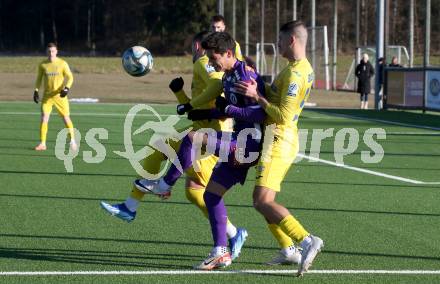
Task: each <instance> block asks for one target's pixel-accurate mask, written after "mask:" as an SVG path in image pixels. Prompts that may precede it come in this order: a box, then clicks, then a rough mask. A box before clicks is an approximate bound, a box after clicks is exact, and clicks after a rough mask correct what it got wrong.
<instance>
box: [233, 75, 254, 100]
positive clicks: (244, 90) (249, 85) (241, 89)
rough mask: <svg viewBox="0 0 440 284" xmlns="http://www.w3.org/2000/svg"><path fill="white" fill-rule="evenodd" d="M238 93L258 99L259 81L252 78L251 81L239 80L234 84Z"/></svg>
mask: <svg viewBox="0 0 440 284" xmlns="http://www.w3.org/2000/svg"><path fill="white" fill-rule="evenodd" d="M234 86H235V89H236V90H237V93H239V94H242V95H243V96H246V97H249V98H252V99H255V100H258V97H259V95H258V90H257V81H255V80H254V78H251V81H250V82H244V81H239V82H237V83H235V84H234Z"/></svg>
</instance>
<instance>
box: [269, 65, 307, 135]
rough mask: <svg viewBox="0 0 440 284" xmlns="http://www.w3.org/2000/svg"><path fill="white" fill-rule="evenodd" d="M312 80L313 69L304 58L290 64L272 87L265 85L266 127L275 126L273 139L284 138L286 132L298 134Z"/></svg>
mask: <svg viewBox="0 0 440 284" xmlns="http://www.w3.org/2000/svg"><path fill="white" fill-rule="evenodd" d="M313 80H314V72H313V68H312V66H311V65H310V63H309V61H308V60H307V58H304V59H301V60H298V61H291V62H289V64H288V65H287V66H286V67H285V68H284V69H283V70H282V71H281V72H280V73H279V74H278V75H277V77H276V78H275V80H274V81H273V83H272V85H271V86H268V85H266V99H267V100H268V102H269V104H268V105H267V106H266V108H265V111H266V113H267V118H266V121H265V125H266V126H267V125H271V124H275V135H277V136H278V137H279V138H282V139H283V138H284V137H285V136H286V135H285V134H286V133H287V132H290V133H295V134H296V133H297V130H298V129H297V124H298V119H299V116H300V114H301V111H302V109H303V107H304V104H305V102H306V101H307V99H308V97H309V95H310V91H311V88H312V83H313Z"/></svg>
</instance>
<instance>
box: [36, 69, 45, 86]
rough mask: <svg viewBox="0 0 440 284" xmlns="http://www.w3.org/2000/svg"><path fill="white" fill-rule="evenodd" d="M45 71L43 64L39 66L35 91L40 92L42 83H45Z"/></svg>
mask: <svg viewBox="0 0 440 284" xmlns="http://www.w3.org/2000/svg"><path fill="white" fill-rule="evenodd" d="M43 75H44V69H43V66H42V64H39V65H38V68H37V80H35V89H36V90H38V89H40V87H41V82H42V81H43Z"/></svg>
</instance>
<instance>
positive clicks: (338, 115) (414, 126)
mask: <svg viewBox="0 0 440 284" xmlns="http://www.w3.org/2000/svg"><path fill="white" fill-rule="evenodd" d="M323 114H326V115H329V116H335V117H344V118H350V119H356V120H365V121H373V122H379V123H384V124H392V125H398V126H404V127H412V128H421V129H429V130H436V131H440V128H439V127H433V126H426V125H419V124H409V123H403V122H395V121H389V120H383V119H376V118H367V117H359V116H354V115H348V114H339V113H323ZM439 118H440V116H439Z"/></svg>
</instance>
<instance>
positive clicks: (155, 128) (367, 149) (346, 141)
mask: <svg viewBox="0 0 440 284" xmlns="http://www.w3.org/2000/svg"><path fill="white" fill-rule="evenodd" d="M141 112H142V113H141ZM135 119H136V123H135ZM181 119H182V118H181V117H180V116H177V115H167V116H161V115H160V114H159V113H158V112H157V111H156V110H155V109H154V108H153V107H151V106H149V105H146V104H138V105H135V106H133V107H132V108H131V109H130V110H129V112H128V113H127V115H126V116H125V120H124V125H123V129H124V131H123V138H124V143H123V146H124V149H123V150H122V151H113V153H114V154H116V155H118V156H121V157H123V158H125V159H127V160H128V161H129V163H130V165H131V167H132V168H133V169H134V170H135V171H136V173H137V174H138V175H140V176H142V177H144V178H147V179H158V178H160V177H162V176H163V175H164V174H165V172H166V170H167V168H168V165H169V163H173V164H174V165H175V166H176V168H177V169H178V170H179V171H181V172H183V169H182V165H181V162H180V161H179V159H178V156H177V151H178V150H179V147H178V145H179V142H180V141H182V140H183V138H185V137H186V136H187V135H188V134H189V133H190V132H191V131H193V128H192V127H187V128H184V129H180V130H179V129H178V128H177V124H178V122H180V120H181ZM140 120H143V123H142V124H141V126H140V127H138V128H137V129H133V127H134V125H136V124H139V121H140ZM193 134H194V137H199V138H200V139H198V140H200V141H202V140H203V137H205V138H206V140H207V142H206V143H205V144H203V143H201V142H197V141H194V143H193V144H192V149H191V155H194V156H193V157H194V158H193V159H192V161H194V162H195V161H197V160H199V159H202V158H204V157H207V156H209V155H212V154H214V153H216V152H217V155H218V156H219V158H220V159H219V160H220V161H221V162H228V161H229V159H231V158H232V159H234V161H240V162H243V163H248V164H252V163H254V162H256V161H257V159H258V158H259V157H260V158H261V159H263V161H265V162H267V160H266V159H270V158H271V157H272V154H271V153H272V152H271V151H272V150H273V149H276V150H274V151H276V152H274V153H282V155H281V156H282V157H284V158H286V161H289V162H292V161H293V160H292V157H295V156H296V160H295V162H299V161H300V160H301V159H302V158H301V157H303V154H304V153H305V152H306V151H308V152H309V156H310V157H312V159H311V160H309V162H313V160H315V161H316V160H319V155H320V154H321V152H322V151H321V149H322V148H323V147H322V145H323V144H324V143H325V144H326V146H325V147H326V149H325V151H324V152H325V153H328V151H329V149H328V147H329V145H328V141H329V140H330V141H332V143H333V145H332V146H333V147H331V148H332V153H333V156H334V160H335V161H336V162H337V163H339V164H344V157H347V156H349V155H352V154H354V153H358V154H360V158H361V160H362V162H363V163H366V164H373V163H379V162H381V161H382V159H383V157H384V154H385V153H384V149H383V147H382V146H381V144H380V143H378V141H379V140H384V139H386V132H385V130H384V129H383V128H369V129H365V130H363V131H362V132H361V133H360V132H359V130H357V129H355V128H347V127H346V128H341V129H335V128H328V129H319V128H315V129H299V130H298V131H297V130H296V129H290V130H289V131H285V132H283V133H280V132H279V129H277V127H276V125H275V124H271V125H267V126H266V127H265V129H264V133H261V130H260V129H259V128H245V129H243V130H241V131H240V132H238V133H234V135H235V140H234V139H232V135H231V133H230V132H217V131H215V130H214V129H210V128H203V129H199V130H197V131H194V133H193ZM262 135H264V138H263V141H264V142H263V144H262V145H261V153H260V152H254V151H246V150H247V149H246V145H247V143H246V141H248V139H254V140H258V141H260V140H261V138H262ZM134 136H138V137H142V138H143V141H146V142H145V146H143V147H142V148H140V149H139V145H137V147H136V148H137V149H135V146H136V145H135V143H133V137H134ZM75 137H76V141H77V145H78V148H77V149H76V150H73V149H71V148H68V149H67V151H66V144H67V145H68V143H67V139H68V130H67V129H63V130H61V131H60V132H59V133H58V136H57V140H56V145H55V156H56V157H57V158H58V159H59V160H61V161H63V162H64V168H65V169H66V171H67V172H73V171H74V166H73V160H74V159H76V158H78V156H79V154H80V150H81V148H83V147H84V146H81V145H82V144H81V140H82V137H81V133H80V131H79V130H77V129H75ZM280 137H282V138H283V139H280ZM108 139H109V131H108V130H107V129H105V128H91V129H89V130H88V131H87V132H86V135H85V138H84V141H85V142H86V144H87V145H88V146H89V147H90V148H91V149H92V150H93V151H90V150H83V151H82V158H83V161H84V162H86V163H88V164H99V163H102V162H103V161H104V160H105V158H106V156H107V149H106V148H105V146H104V144H102V143H101V141H102V140H108ZM84 141H83V142H84ZM176 145H177V146H176ZM308 145H309V149H306V148H307V146H308ZM217 148H218V149H217ZM231 149H235V150H234V151H233V152H232V155H230V153H231V152H230V151H231ZM359 149H362V150H361V151H358V150H359ZM356 151H358V152H356ZM155 152H160V153H162V154H163V156H164V157H166V159H164V160H159V161H157V162H158V163H162V162H163V161H164V162H165V163H166V164H165V166H162V167H161V169H162V170H161V171H160V172H159V173H157V174H152V173H149V172H147V171H146V170H145V169H144V168H143V164H142V161H143V160H144V159H148V158H149V157H150V156H151V155H152V154H153V153H155ZM286 153H288V155H287V154H286ZM298 153H300V154H302V155H297V154H298ZM260 154H261V155H260ZM192 166H193V168H194V169H195V170H196V171H198V170H200V169H199V167H198V165H197V163H193V165H192Z"/></svg>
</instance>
